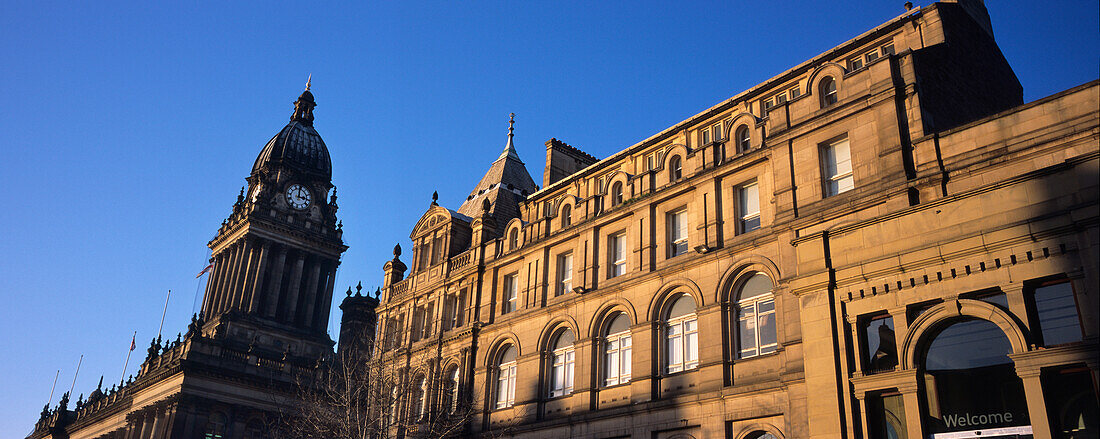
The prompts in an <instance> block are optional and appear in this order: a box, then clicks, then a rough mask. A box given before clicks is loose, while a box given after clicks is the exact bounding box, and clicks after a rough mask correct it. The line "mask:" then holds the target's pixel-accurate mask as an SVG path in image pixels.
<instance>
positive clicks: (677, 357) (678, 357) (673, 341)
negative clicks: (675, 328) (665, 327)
mask: <svg viewBox="0 0 1100 439" xmlns="http://www.w3.org/2000/svg"><path fill="white" fill-rule="evenodd" d="M682 343H683V341H682V339H681V337H680V336H679V335H672V331H669V339H668V364H670V365H674V364H680V363H683V361H684V359H683V357H682V355H683V352H684V346H683V344H682Z"/></svg>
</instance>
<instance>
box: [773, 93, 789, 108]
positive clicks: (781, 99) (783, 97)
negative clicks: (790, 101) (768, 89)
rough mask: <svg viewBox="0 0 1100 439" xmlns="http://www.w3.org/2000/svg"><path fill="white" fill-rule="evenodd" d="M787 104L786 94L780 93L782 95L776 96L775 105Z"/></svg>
mask: <svg viewBox="0 0 1100 439" xmlns="http://www.w3.org/2000/svg"><path fill="white" fill-rule="evenodd" d="M785 103H787V94H786V93H780V94H777V95H775V105H776V106H779V105H783V104H785Z"/></svg>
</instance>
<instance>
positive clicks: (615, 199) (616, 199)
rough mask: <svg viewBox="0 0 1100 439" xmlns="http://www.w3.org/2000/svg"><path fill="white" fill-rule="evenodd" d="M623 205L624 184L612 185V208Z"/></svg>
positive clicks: (616, 183)
mask: <svg viewBox="0 0 1100 439" xmlns="http://www.w3.org/2000/svg"><path fill="white" fill-rule="evenodd" d="M620 204H623V183H622V182H620V181H616V182H615V184H613V185H611V206H618V205H620Z"/></svg>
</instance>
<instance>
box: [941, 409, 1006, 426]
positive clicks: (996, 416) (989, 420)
mask: <svg viewBox="0 0 1100 439" xmlns="http://www.w3.org/2000/svg"><path fill="white" fill-rule="evenodd" d="M943 422H944V423H945V424H947V428H954V427H979V426H982V425H987V424H1003V423H1006V422H1012V413H1010V412H1005V413H984V414H980V415H972V414H970V413H963V414H961V415H944V417H943Z"/></svg>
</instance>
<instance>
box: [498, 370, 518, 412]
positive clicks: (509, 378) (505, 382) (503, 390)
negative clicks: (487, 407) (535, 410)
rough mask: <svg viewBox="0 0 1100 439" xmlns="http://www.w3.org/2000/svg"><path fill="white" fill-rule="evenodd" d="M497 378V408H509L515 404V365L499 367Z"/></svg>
mask: <svg viewBox="0 0 1100 439" xmlns="http://www.w3.org/2000/svg"><path fill="white" fill-rule="evenodd" d="M498 373H499V374H500V375H499V376H498V377H497V408H498V409H502V408H507V407H511V406H512V404H515V402H516V363H515V362H514V361H513V362H510V363H505V364H502V365H500V371H499V372H498Z"/></svg>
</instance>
